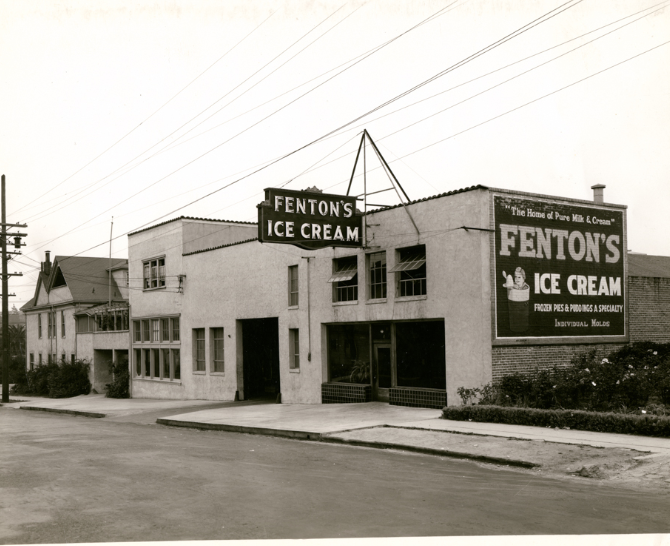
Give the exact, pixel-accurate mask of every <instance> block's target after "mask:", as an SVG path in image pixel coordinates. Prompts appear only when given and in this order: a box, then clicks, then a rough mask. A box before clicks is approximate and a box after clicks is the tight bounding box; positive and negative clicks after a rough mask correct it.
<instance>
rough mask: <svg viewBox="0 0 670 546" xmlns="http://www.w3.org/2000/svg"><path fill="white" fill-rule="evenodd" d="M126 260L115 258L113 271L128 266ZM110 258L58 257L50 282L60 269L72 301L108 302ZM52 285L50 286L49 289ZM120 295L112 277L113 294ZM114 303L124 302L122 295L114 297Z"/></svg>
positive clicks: (55, 260)
mask: <svg viewBox="0 0 670 546" xmlns="http://www.w3.org/2000/svg"><path fill="white" fill-rule="evenodd" d="M127 263H128V260H126V259H124V258H113V259H112V260H111V264H112V269H114V268H115V267H116V266H118V265H121V264H127ZM109 264H110V260H109V258H87V257H84V256H56V258H55V259H54V263H53V267H52V271H51V275H50V279H49V280H50V281H51V280H52V279H53V278H55V275H56V272H57V270H58V268H60V270H61V271H62V272H63V276H64V277H65V282H66V283H67V286H68V288H69V289H70V293H71V294H72V299H73V300H74V301H86V302H94V301H106V300H107V294H108V286H109V272H108V269H109ZM50 288H51V285H49V289H50ZM114 292H116V293H117V294H120V293H121V292H120V290H119V287H118V286H117V284H116V282H115V281H114V277H112V294H114ZM112 300H113V301H124V298H122V297H121V296H120V295H118V296H116V297H112Z"/></svg>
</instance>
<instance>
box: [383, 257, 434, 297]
mask: <svg viewBox="0 0 670 546" xmlns="http://www.w3.org/2000/svg"><path fill="white" fill-rule="evenodd" d="M397 256H398V261H397V262H396V265H394V266H393V267H392V268H391V269H390V270H389V273H395V274H396V296H398V297H405V296H425V295H426V293H427V284H426V247H425V245H419V246H414V247H410V248H402V249H399V250H398V254H397Z"/></svg>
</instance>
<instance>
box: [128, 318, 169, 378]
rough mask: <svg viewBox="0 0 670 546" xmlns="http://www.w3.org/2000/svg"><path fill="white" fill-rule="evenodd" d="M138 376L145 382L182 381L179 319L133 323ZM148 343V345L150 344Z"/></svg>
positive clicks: (135, 321)
mask: <svg viewBox="0 0 670 546" xmlns="http://www.w3.org/2000/svg"><path fill="white" fill-rule="evenodd" d="M133 343H142V344H143V348H142V349H140V348H139V347H137V346H136V347H137V348H135V349H134V358H135V371H134V373H135V376H136V377H142V378H143V379H167V380H169V381H172V380H175V379H177V380H179V379H180V371H179V349H178V348H174V347H175V345H176V344H178V343H179V318H178V317H150V318H145V319H138V320H134V321H133ZM147 344H148V345H147ZM177 347H178V345H177Z"/></svg>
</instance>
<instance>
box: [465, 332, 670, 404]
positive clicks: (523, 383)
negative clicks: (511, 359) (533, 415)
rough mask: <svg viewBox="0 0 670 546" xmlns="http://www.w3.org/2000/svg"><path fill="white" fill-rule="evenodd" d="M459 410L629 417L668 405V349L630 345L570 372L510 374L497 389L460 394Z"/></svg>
mask: <svg viewBox="0 0 670 546" xmlns="http://www.w3.org/2000/svg"><path fill="white" fill-rule="evenodd" d="M458 393H459V396H460V397H461V400H462V401H463V404H468V403H474V402H476V401H477V400H478V402H479V404H487V405H500V406H516V407H532V408H542V409H552V408H563V409H583V410H589V411H601V412H603V411H604V412H610V411H618V412H624V413H625V412H629V411H631V410H633V409H638V408H644V407H645V406H646V405H647V404H650V403H662V404H670V343H668V344H658V343H652V342H642V343H634V344H632V345H627V346H625V347H623V348H621V349H619V350H618V351H613V352H612V353H610V354H609V355H608V356H607V358H600V357H599V356H598V354H597V352H596V351H595V350H592V351H588V352H585V353H582V354H579V355H577V356H575V357H574V358H573V359H572V362H571V364H570V366H567V367H562V368H559V367H554V368H552V369H548V370H536V371H535V372H534V373H532V374H521V373H514V374H511V375H508V376H505V377H503V378H502V380H501V381H500V383H498V384H496V385H486V386H484V387H481V388H475V389H464V388H461V389H459V390H458Z"/></svg>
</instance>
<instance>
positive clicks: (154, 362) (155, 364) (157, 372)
mask: <svg viewBox="0 0 670 546" xmlns="http://www.w3.org/2000/svg"><path fill="white" fill-rule="evenodd" d="M159 354H160V353H159V351H158V349H151V368H152V370H151V372H152V373H151V377H160V376H161V367H160V357H159Z"/></svg>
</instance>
